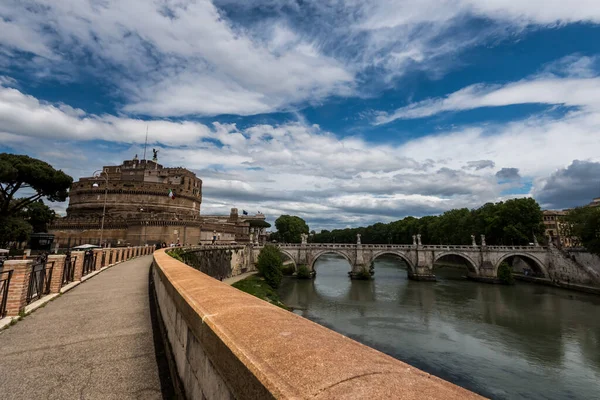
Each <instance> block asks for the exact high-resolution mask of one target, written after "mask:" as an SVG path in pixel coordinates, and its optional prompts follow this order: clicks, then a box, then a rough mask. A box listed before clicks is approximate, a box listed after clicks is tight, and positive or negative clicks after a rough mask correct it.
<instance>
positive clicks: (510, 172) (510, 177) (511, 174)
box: [496, 168, 521, 181]
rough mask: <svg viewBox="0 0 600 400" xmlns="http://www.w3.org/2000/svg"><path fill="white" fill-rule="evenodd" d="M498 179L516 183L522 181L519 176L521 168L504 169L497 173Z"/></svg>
mask: <svg viewBox="0 0 600 400" xmlns="http://www.w3.org/2000/svg"><path fill="white" fill-rule="evenodd" d="M496 178H498V179H501V180H505V181H514V180H519V179H521V175H519V168H502V169H501V170H500V171H498V172H496Z"/></svg>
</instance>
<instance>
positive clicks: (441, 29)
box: [0, 0, 600, 117]
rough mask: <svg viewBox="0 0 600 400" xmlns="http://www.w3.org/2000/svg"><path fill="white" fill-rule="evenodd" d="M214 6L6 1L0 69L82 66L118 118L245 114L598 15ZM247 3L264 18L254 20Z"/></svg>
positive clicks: (466, 3) (573, 7)
mask: <svg viewBox="0 0 600 400" xmlns="http://www.w3.org/2000/svg"><path fill="white" fill-rule="evenodd" d="M215 2H216V3H217V5H215V4H214V3H213V2H211V1H209V0H197V1H192V0H181V1H161V2H151V1H146V0H129V1H118V0H107V1H102V2H99V1H94V0H77V1H75V0H65V1H51V0H30V1H27V2H22V1H19V0H6V1H4V2H2V3H1V4H0V32H2V35H0V54H2V52H4V53H6V52H8V54H9V58H8V59H7V58H6V57H0V58H2V60H0V64H4V63H12V66H17V67H23V66H24V65H25V66H26V67H27V68H30V69H31V70H32V76H37V77H38V78H40V79H59V80H69V79H73V80H77V79H78V78H77V75H79V74H82V76H83V75H86V73H87V74H89V73H90V72H91V73H92V74H93V76H95V77H96V78H98V79H102V80H103V81H107V82H108V83H109V84H110V85H114V86H116V88H117V91H116V94H118V95H120V96H122V98H124V99H125V104H123V111H125V112H128V113H136V114H140V115H152V116H159V117H166V116H185V115H217V114H240V115H249V114H257V113H266V112H272V111H278V110H288V109H293V108H295V107H297V106H298V105H303V104H305V103H306V102H318V101H320V100H322V99H324V98H326V97H328V96H331V95H340V96H351V95H361V94H364V93H365V92H371V91H374V90H375V91H376V90H378V88H381V84H383V85H384V86H386V87H389V86H393V85H394V84H395V78H396V77H398V76H402V75H403V74H405V73H406V72H407V71H409V70H411V69H415V68H417V69H423V70H425V71H427V72H429V73H431V74H433V75H440V74H442V73H444V72H445V71H446V70H447V69H448V68H449V67H451V66H452V63H455V62H456V61H453V59H454V58H455V57H454V56H455V55H456V54H457V53H459V52H460V51H462V50H463V49H465V48H468V47H471V46H474V45H478V44H481V43H485V42H488V41H494V42H497V40H499V39H500V40H501V39H502V38H505V37H507V36H508V35H510V34H512V33H515V32H520V31H522V30H524V29H528V28H527V27H529V26H539V25H552V24H557V23H559V24H566V23H573V22H591V23H599V22H600V6H599V5H598V2H597V1H596V0H573V1H570V2H565V1H563V0H550V1H548V0H545V1H542V0H531V1H521V2H517V1H512V0H490V1H475V0H418V1H417V0H376V1H357V0H347V1H339V0H330V1H326V0H325V1H324V0H318V1H317V0H312V1H311V0H309V1H306V2H302V3H301V4H300V3H296V2H291V1H287V2H274V1H272V0H262V1H257V2H239V1H231V0H215ZM223 8H225V9H228V10H233V12H229V13H228V12H227V11H226V10H224V9H223ZM258 9H260V10H264V9H269V10H272V13H269V15H270V16H269V17H268V18H265V19H264V20H260V21H255V20H254V19H256V18H255V17H254V19H253V17H252V15H253V14H256V10H258ZM240 10H241V11H240ZM240 16H242V17H240ZM473 17H484V18H488V19H489V20H490V23H488V24H484V25H481V24H479V26H478V27H475V25H474V24H468V20H469V18H473ZM248 21H250V22H248ZM18 51H21V52H27V53H30V54H33V55H34V56H35V57H33V59H29V58H28V57H25V58H21V57H19V55H18V54H17V52H18ZM73 60H77V61H78V62H79V64H80V65H78V68H73V66H72V65H71V64H70V63H71V62H72V61H73ZM9 66H10V65H9ZM369 71H370V72H369ZM372 71H377V72H376V73H375V74H374V76H369V77H368V79H366V75H367V74H371V73H372Z"/></svg>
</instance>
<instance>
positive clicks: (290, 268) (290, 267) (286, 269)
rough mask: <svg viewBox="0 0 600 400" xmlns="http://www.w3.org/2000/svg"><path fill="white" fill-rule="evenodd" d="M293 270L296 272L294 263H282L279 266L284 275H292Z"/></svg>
mask: <svg viewBox="0 0 600 400" xmlns="http://www.w3.org/2000/svg"><path fill="white" fill-rule="evenodd" d="M294 272H296V269H295V268H294V264H284V265H283V266H282V267H281V273H282V274H283V275H284V276H292V275H294Z"/></svg>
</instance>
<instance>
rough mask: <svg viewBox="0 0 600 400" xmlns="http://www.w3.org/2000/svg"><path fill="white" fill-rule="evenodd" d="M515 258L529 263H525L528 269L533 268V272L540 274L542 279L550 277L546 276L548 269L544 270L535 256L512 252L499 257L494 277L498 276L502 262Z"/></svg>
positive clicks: (543, 266) (544, 267) (542, 264)
mask: <svg viewBox="0 0 600 400" xmlns="http://www.w3.org/2000/svg"><path fill="white" fill-rule="evenodd" d="M515 256H516V257H521V258H523V259H525V260H526V261H530V262H531V263H527V264H528V265H529V266H530V267H533V269H534V270H535V272H537V273H541V274H542V275H543V277H544V278H548V277H549V276H550V275H548V269H547V268H546V266H545V265H544V263H543V262H541V261H540V259H539V258H537V257H536V256H533V255H531V254H528V253H523V252H518V251H512V252H510V253H507V254H504V255H502V257H500V259H499V260H498V262H497V263H496V265H495V267H494V273H495V274H496V275H498V268H499V267H500V264H502V263H503V262H504V261H506V260H507V259H509V258H510V257H515ZM511 267H512V266H511Z"/></svg>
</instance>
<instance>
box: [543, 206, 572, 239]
mask: <svg viewBox="0 0 600 400" xmlns="http://www.w3.org/2000/svg"><path fill="white" fill-rule="evenodd" d="M568 214H569V210H562V211H558V210H544V211H543V215H544V216H543V220H544V227H545V228H546V229H545V233H544V234H545V236H546V237H550V238H552V240H553V241H554V244H556V245H559V246H562V247H573V246H575V245H576V243H577V240H576V238H575V237H573V236H571V234H570V232H571V229H570V225H569V224H568V223H567V222H566V221H565V217H566V216H567V215H568Z"/></svg>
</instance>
